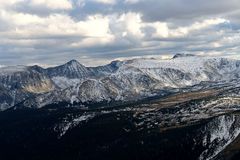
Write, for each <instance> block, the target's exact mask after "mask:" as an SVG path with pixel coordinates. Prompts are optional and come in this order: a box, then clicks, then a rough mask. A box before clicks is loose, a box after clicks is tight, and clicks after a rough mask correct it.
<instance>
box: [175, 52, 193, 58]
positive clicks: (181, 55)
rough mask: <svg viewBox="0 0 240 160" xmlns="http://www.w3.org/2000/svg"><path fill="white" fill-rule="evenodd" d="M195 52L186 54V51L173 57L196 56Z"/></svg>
mask: <svg viewBox="0 0 240 160" xmlns="http://www.w3.org/2000/svg"><path fill="white" fill-rule="evenodd" d="M195 56H196V55H194V54H185V53H177V54H175V55H174V56H173V59H175V58H180V57H195Z"/></svg>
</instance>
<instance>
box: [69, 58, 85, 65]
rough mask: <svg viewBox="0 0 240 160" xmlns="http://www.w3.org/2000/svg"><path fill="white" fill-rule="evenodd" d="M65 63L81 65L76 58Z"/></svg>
mask: <svg viewBox="0 0 240 160" xmlns="http://www.w3.org/2000/svg"><path fill="white" fill-rule="evenodd" d="M66 64H68V65H81V64H80V63H79V62H78V61H77V60H75V59H72V60H70V61H69V62H67V63H66Z"/></svg>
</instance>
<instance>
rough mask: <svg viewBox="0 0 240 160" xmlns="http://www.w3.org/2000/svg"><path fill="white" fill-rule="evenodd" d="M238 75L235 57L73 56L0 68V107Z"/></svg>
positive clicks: (129, 96)
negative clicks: (90, 62)
mask: <svg viewBox="0 0 240 160" xmlns="http://www.w3.org/2000/svg"><path fill="white" fill-rule="evenodd" d="M239 78H240V60H233V59H227V58H216V57H199V56H194V55H189V54H177V55H175V56H174V57H173V58H172V59H168V60H159V59H154V58H139V59H130V60H124V61H113V62H111V63H110V64H107V65H104V66H98V67H85V66H84V65H82V64H80V63H79V62H78V61H76V60H71V61H69V62H67V63H66V64H63V65H60V66H56V67H51V68H42V67H40V66H37V65H35V66H8V67H2V68H0V109H1V110H6V109H8V108H11V107H17V106H19V105H21V106H24V107H31V108H41V107H44V106H46V105H49V104H54V103H62V102H64V103H67V104H69V105H73V104H85V105H86V104H91V103H102V102H104V103H110V102H128V101H136V100H140V99H143V98H149V97H153V96H158V95H159V94H161V91H164V90H169V89H179V88H184V87H188V86H193V85H196V84H200V83H202V82H221V81H224V82H230V81H232V80H234V79H239Z"/></svg>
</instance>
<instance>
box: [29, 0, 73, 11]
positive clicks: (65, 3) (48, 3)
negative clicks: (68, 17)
mask: <svg viewBox="0 0 240 160" xmlns="http://www.w3.org/2000/svg"><path fill="white" fill-rule="evenodd" d="M30 5H32V6H45V7H47V8H50V9H64V10H65V9H66V10H68V9H72V4H71V2H70V1H69V0H30Z"/></svg>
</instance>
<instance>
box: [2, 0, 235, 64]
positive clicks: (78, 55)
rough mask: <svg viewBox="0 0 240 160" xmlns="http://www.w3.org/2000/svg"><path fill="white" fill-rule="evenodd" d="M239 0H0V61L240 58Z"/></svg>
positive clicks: (82, 61) (97, 61)
mask: <svg viewBox="0 0 240 160" xmlns="http://www.w3.org/2000/svg"><path fill="white" fill-rule="evenodd" d="M239 31H240V3H239V0H227V1H226V0H0V65H15V64H25V65H31V64H40V65H42V66H48V65H57V64H61V63H64V62H66V61H68V60H71V59H77V60H78V61H80V62H81V63H83V64H85V65H87V66H96V65H99V64H105V63H108V62H109V61H111V60H113V59H118V58H120V59H124V58H129V57H141V56H144V57H163V58H164V57H168V56H171V55H172V54H174V53H179V52H181V53H182V52H184V53H192V54H200V55H210V56H225V57H231V58H240V48H239V44H240V32H239Z"/></svg>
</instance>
